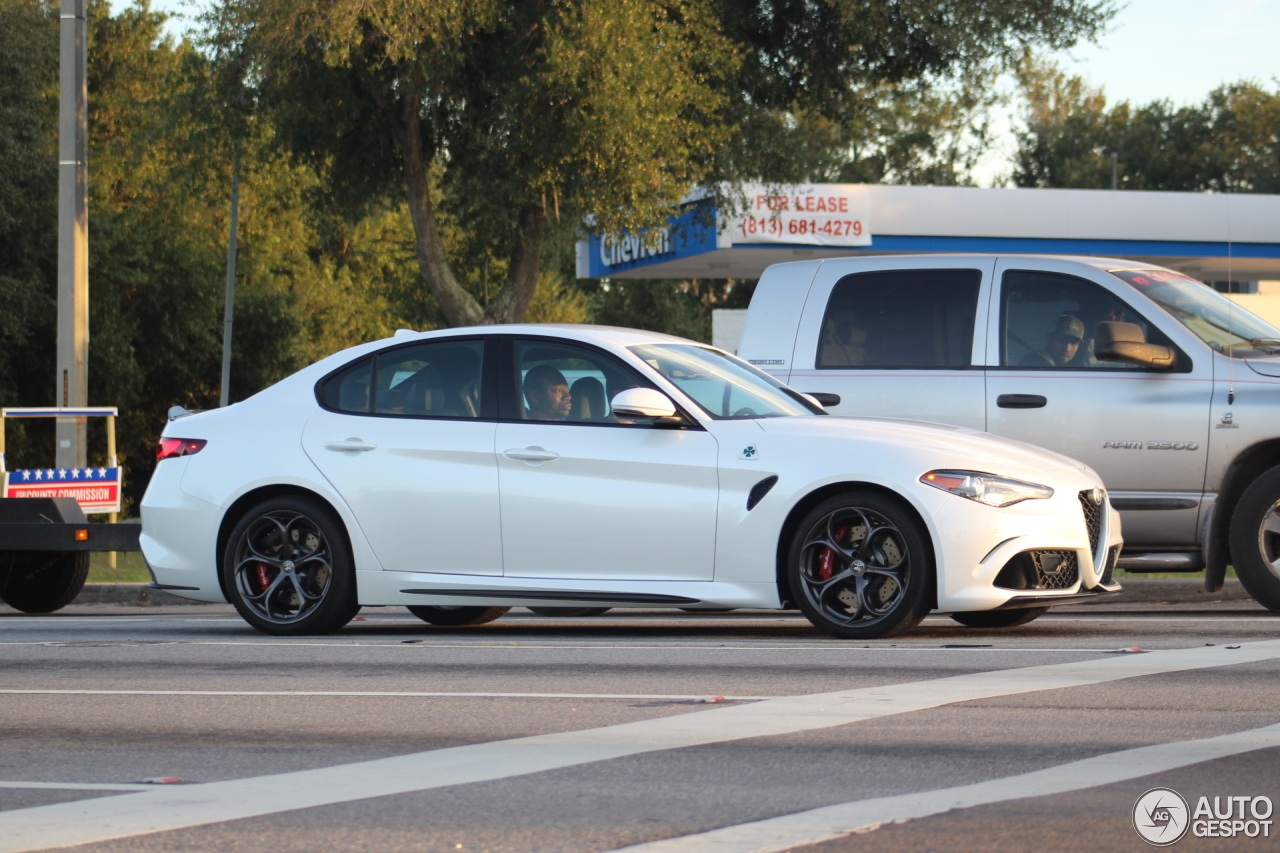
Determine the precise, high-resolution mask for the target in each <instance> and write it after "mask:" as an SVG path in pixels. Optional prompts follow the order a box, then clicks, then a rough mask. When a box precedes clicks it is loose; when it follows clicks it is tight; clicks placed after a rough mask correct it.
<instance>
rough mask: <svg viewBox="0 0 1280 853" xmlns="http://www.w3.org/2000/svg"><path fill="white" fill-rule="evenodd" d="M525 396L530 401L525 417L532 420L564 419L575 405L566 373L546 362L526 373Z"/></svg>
mask: <svg viewBox="0 0 1280 853" xmlns="http://www.w3.org/2000/svg"><path fill="white" fill-rule="evenodd" d="M524 398H525V400H527V401H528V403H529V409H528V411H527V412H526V414H525V417H526V418H527V419H528V420H531V421H562V420H564V419H565V418H567V417H569V409H570V407H571V406H572V405H573V396H572V395H571V394H570V393H569V382H568V381H567V380H566V379H565V378H564V374H563V373H561V372H560V371H558V370H556V369H555V368H554V367H551V366H549V365H546V364H539V365H537V366H536V367H534V368H533V369H532V370H530V371H529V372H528V373H526V374H525V377H524Z"/></svg>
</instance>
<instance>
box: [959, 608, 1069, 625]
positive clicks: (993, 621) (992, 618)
mask: <svg viewBox="0 0 1280 853" xmlns="http://www.w3.org/2000/svg"><path fill="white" fill-rule="evenodd" d="M1048 612H1049V608H1047V607H1022V608H1019V609H1017V610H969V611H965V612H962V613H952V614H951V618H952V619H954V620H956V621H957V622H959V623H960V624H961V625H966V626H968V627H970V628H1012V627H1014V626H1015V625H1025V624H1027V623H1028V622H1030V621H1032V620H1033V619H1038V618H1040V617H1041V616H1043V615H1044V614H1046V613H1048Z"/></svg>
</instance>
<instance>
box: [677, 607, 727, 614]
mask: <svg viewBox="0 0 1280 853" xmlns="http://www.w3.org/2000/svg"><path fill="white" fill-rule="evenodd" d="M680 609H681V610H683V611H684V612H685V613H732V612H733V611H735V610H737V609H738V608H736V607H681V608H680Z"/></svg>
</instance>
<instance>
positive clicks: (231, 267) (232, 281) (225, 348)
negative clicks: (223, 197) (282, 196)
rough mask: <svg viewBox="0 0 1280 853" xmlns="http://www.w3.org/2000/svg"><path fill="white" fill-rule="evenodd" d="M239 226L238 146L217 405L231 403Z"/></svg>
mask: <svg viewBox="0 0 1280 853" xmlns="http://www.w3.org/2000/svg"><path fill="white" fill-rule="evenodd" d="M239 225H240V146H239V145H236V153H235V159H234V161H233V163H232V165H231V235H230V237H228V239H227V298H226V302H225V304H224V305H223V309H222V392H221V394H220V395H219V399H218V405H219V406H221V407H223V408H225V407H226V405H227V403H229V402H231V328H232V325H233V324H234V321H235V308H236V231H237V230H239Z"/></svg>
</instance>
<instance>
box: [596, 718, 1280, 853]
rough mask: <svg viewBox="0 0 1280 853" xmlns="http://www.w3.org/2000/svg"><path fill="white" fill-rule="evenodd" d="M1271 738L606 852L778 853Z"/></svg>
mask: <svg viewBox="0 0 1280 853" xmlns="http://www.w3.org/2000/svg"><path fill="white" fill-rule="evenodd" d="M1277 746H1280V724H1276V725H1271V726H1264V727H1263V728H1259V729H1249V730H1247V731H1243V732H1235V733H1233V734H1229V735H1220V736H1218V737H1211V738H1204V739H1202V740H1190V741H1179V742H1175V743H1162V744H1156V745H1153V746H1143V747H1138V748H1136V749H1126V750H1123V751H1121V752H1111V753H1107V754H1105V755H1097V756H1094V757H1093V758H1086V759H1084V760H1082V761H1073V762H1070V763H1068V764H1059V765H1057V766H1056V767H1046V768H1045V769H1043V770H1036V771H1033V772H1031V773H1022V774H1020V775H1018V776H1009V777H1006V778H1003V779H991V780H989V781H986V782H977V783H974V784H971V785H957V786H956V787H954V788H942V789H940V790H936V791H922V792H920V793H915V794H899V795H897V796H892V797H877V798H875V799H871V800H857V801H855V802H850V803H840V804H838V805H833V806H824V807H822V808H819V809H811V810H809V811H804V812H797V813H795V814H789V815H782V816H781V817H775V818H770V819H768V820H760V821H754V822H752V823H743V824H737V825H735V826H726V827H723V828H721V829H713V830H711V831H710V832H701V833H698V834H696V835H685V836H681V837H679V838H667V839H663V840H661V841H650V842H647V843H644V844H635V845H632V846H630V847H622V848H620V849H617V850H614V851H613V853H780V851H784V850H791V849H793V848H795V847H800V846H805V845H810V844H819V843H821V842H823V841H829V840H831V839H834V838H841V837H843V836H846V835H849V834H851V833H856V832H867V831H870V830H872V829H876V828H879V827H881V826H886V825H888V824H891V823H903V822H905V821H909V820H916V819H918V818H924V817H931V816H933V815H938V814H943V813H944V812H949V811H952V810H954V809H971V808H975V807H977V806H986V805H992V804H994V803H1004V802H1008V801H1010V800H1021V799H1026V798H1028V797H1045V796H1049V795H1052V794H1066V793H1070V792H1072V791H1083V790H1086V789H1088V788H1097V787H1101V786H1103V785H1111V784H1114V783H1116V782H1125V781H1127V780H1129V779H1138V778H1141V777H1143V776H1150V775H1152V774H1154V773H1162V772H1165V771H1169V770H1175V769H1177V768H1179V767H1186V766H1188V765H1190V764H1200V763H1201V762H1204V761H1213V760H1215V759H1218V758H1227V757H1229V756H1232V755H1241V754H1243V753H1246V752H1255V751H1257V750H1259V749H1268V748H1271V747H1277Z"/></svg>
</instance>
